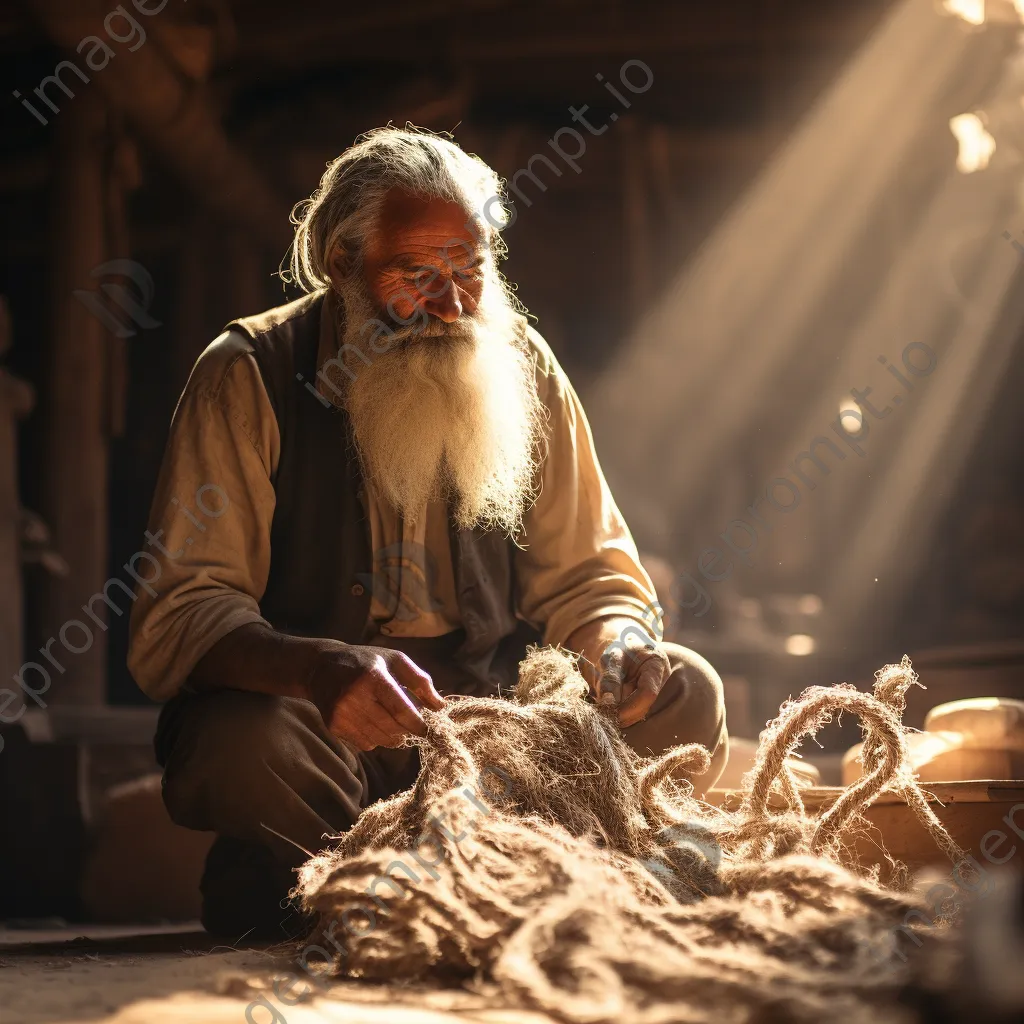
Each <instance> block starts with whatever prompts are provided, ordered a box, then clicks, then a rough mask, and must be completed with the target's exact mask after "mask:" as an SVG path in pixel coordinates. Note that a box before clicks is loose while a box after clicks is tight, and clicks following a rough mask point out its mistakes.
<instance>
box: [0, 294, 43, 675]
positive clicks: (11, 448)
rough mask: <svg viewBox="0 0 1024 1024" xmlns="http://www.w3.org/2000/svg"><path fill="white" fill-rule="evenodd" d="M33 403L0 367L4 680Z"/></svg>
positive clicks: (0, 320)
mask: <svg viewBox="0 0 1024 1024" xmlns="http://www.w3.org/2000/svg"><path fill="white" fill-rule="evenodd" d="M10 346H11V336H10V314H9V313H8V310H7V302H6V300H5V299H3V298H0V355H6V353H7V351H8V350H9V349H10ZM34 404H35V395H34V394H33V392H32V388H31V387H30V386H29V385H28V384H26V383H25V382H24V381H23V380H19V379H18V378H17V377H15V376H13V375H12V374H10V373H9V372H8V371H7V370H6V369H3V368H0V672H2V673H3V678H4V679H5V680H7V679H10V678H11V676H12V675H13V674H14V673H15V672H17V671H18V669H19V668H20V667H21V663H22V652H21V633H22V605H21V598H22V586H21V557H20V547H21V545H20V537H21V502H20V501H19V500H18V430H17V422H18V420H20V419H22V418H23V417H24V416H27V415H28V413H29V412H30V411H31V409H32V406H33V405H34Z"/></svg>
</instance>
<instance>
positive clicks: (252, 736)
mask: <svg viewBox="0 0 1024 1024" xmlns="http://www.w3.org/2000/svg"><path fill="white" fill-rule="evenodd" d="M183 701H184V702H185V703H184V704H183V707H182V708H181V710H180V712H179V714H180V721H179V722H178V723H177V724H176V729H175V735H174V737H173V739H172V741H171V742H170V744H169V749H168V751H167V757H166V765H165V769H164V783H163V792H164V802H165V804H166V805H167V809H168V811H169V813H170V815H171V817H172V819H173V820H174V821H176V822H177V823H178V824H180V825H185V826H186V827H188V828H198V829H214V830H222V829H223V828H224V822H225V821H230V820H232V819H233V818H234V817H236V816H237V815H238V814H239V813H240V811H241V807H242V806H245V807H249V806H251V805H252V804H253V803H254V801H255V802H258V800H259V798H260V794H261V793H267V794H270V793H273V792H274V791H275V790H276V789H278V788H279V787H280V785H281V784H282V783H285V784H287V783H288V782H289V781H290V780H289V776H290V774H292V773H294V772H295V770H296V768H297V767H298V765H299V762H300V760H301V759H299V758H297V757H296V756H295V752H296V747H297V745H299V742H298V737H297V736H296V733H297V732H300V731H302V730H307V729H315V728H316V726H317V724H318V723H317V722H315V721H314V718H316V719H318V718H319V715H318V713H317V711H316V709H315V708H314V707H313V705H311V704H310V705H308V708H307V706H306V705H305V702H302V701H294V700H289V699H288V698H284V697H274V696H270V695H267V694H260V693H248V692H243V691H240V690H217V691H213V692H209V693H200V694H192V695H189V696H187V697H185V698H183ZM307 719H308V721H307Z"/></svg>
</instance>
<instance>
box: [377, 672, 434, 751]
mask: <svg viewBox="0 0 1024 1024" xmlns="http://www.w3.org/2000/svg"><path fill="white" fill-rule="evenodd" d="M372 694H373V699H374V701H376V703H377V707H378V708H379V710H380V711H383V712H385V713H386V715H387V718H388V719H389V720H390V721H386V720H380V716H379V715H378V716H377V717H378V724H379V725H381V726H383V727H384V728H385V729H387V730H388V731H391V726H390V723H391V722H394V725H395V729H397V731H398V733H399V734H400V735H404V734H407V733H412V734H413V735H414V736H425V735H426V734H427V727H426V725H424V723H423V716H422V715H421V714H420V713H419V709H418V708H417V707H416V705H415V704H413V702H412V701H411V700H410V699H409V697H408V696H407V695H406V693H405V691H404V690H403V689H402V688H401V686H399V685H398V683H397V682H396V681H395V680H394V679H393V678H392V676H391V673H390V672H388V671H387V670H386V669H385V670H383V671H382V672H381V673H380V674H379V675H377V676H376V678H375V679H374V687H373V691H372Z"/></svg>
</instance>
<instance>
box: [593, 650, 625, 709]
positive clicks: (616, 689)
mask: <svg viewBox="0 0 1024 1024" xmlns="http://www.w3.org/2000/svg"><path fill="white" fill-rule="evenodd" d="M623 653H624V652H623V649H622V647H621V645H619V644H615V645H612V646H610V647H608V649H607V650H606V651H605V652H604V654H602V655H601V664H600V666H598V670H597V685H596V687H595V688H594V696H595V697H596V698H597V702H598V704H604V705H607V706H610V707H618V705H619V703H620V701H621V700H622V679H623V675H624V672H623V666H622V660H623Z"/></svg>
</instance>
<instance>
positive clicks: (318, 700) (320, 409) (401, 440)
mask: <svg viewBox="0 0 1024 1024" xmlns="http://www.w3.org/2000/svg"><path fill="white" fill-rule="evenodd" d="M500 190H501V183H500V181H499V179H498V178H497V176H496V175H495V174H494V172H493V171H492V170H491V169H490V168H488V167H487V166H486V165H485V164H484V163H483V162H482V161H480V160H479V159H478V158H476V157H473V156H470V155H467V154H466V153H464V152H463V151H462V150H461V149H459V148H458V147H457V146H456V145H454V144H453V143H452V142H450V141H448V140H447V139H444V138H442V137H438V136H435V135H432V134H429V133H426V132H413V131H404V130H398V129H393V128H386V129H380V130H378V131H375V132H371V133H370V134H368V135H366V136H364V137H362V138H361V140H360V141H359V142H358V143H357V144H356V145H354V146H353V147H352V148H351V149H349V150H347V151H346V152H345V153H343V154H342V155H341V156H340V157H339V158H338V159H337V160H335V161H334V162H333V163H332V164H331V165H330V166H329V168H328V170H327V172H326V174H325V176H324V178H323V180H322V181H321V184H320V189H319V190H318V192H317V193H316V194H315V195H314V196H313V198H312V199H310V200H309V201H308V202H306V203H304V204H301V205H300V207H299V208H298V209H297V212H296V216H295V218H294V219H295V220H296V222H297V225H298V226H297V229H296V234H295V243H294V249H293V255H292V276H293V279H294V281H295V283H297V284H298V285H300V286H301V287H302V288H303V290H304V291H305V292H306V293H307V294H306V296H305V297H304V298H301V299H299V300H298V301H296V302H292V303H290V304H288V305H286V306H282V307H280V308H278V309H273V310H270V311H269V312H266V313H262V314H260V315H258V316H252V317H246V318H244V319H240V320H236V321H234V322H233V323H231V324H229V325H228V327H227V328H226V330H225V331H224V333H223V334H221V336H220V337H218V338H217V339H216V340H215V341H214V342H213V343H212V344H211V345H210V347H209V348H207V350H206V351H205V352H204V353H203V355H202V356H201V357H200V358H199V360H198V362H197V363H196V366H195V368H194V370H193V372H192V375H191V377H190V379H189V382H188V385H187V386H186V388H185V391H184V394H183V395H182V397H181V401H180V402H179V404H178V408H177V411H176V412H175V415H174V420H173V423H172V426H171V432H170V439H169V441H168V446H167V452H166V456H165V459H164V464H163V468H162V471H161V475H160V480H159V483H158V486H157V492H156V496H155V499H154V504H153V511H152V515H151V529H150V531H149V533H148V534H147V537H148V539H149V542H150V544H151V545H152V549H153V552H154V554H153V555H152V559H153V564H154V573H153V576H151V577H150V583H153V582H156V580H155V575H156V570H157V568H158V570H159V574H160V581H159V588H160V589H159V591H158V590H157V589H156V588H154V587H153V586H151V585H150V584H149V583H147V584H146V585H145V586H143V587H142V591H141V592H140V594H139V598H138V600H137V602H136V604H135V607H134V610H133V615H132V628H131V648H130V653H129V664H130V667H131V670H132V673H133V674H134V676H135V678H136V680H137V681H138V683H139V685H140V686H141V687H142V689H143V690H145V691H146V692H147V693H148V694H149V695H150V696H151V697H153V698H154V699H156V700H159V701H167V704H166V706H165V707H164V709H163V711H162V714H161V718H160V725H159V729H158V732H157V737H156V747H157V755H158V758H159V760H160V763H161V764H162V765H163V766H164V799H165V802H166V804H167V807H168V809H169V811H170V813H171V816H172V817H173V818H174V820H175V821H177V822H179V823H180V824H182V825H185V826H187V827H189V828H195V829H206V830H212V831H215V832H216V833H218V836H219V838H218V840H217V841H216V842H215V844H214V846H213V848H212V850H211V852H210V855H209V858H208V860H207V866H206V872H205V875H204V879H203V885H202V889H203V900H204V906H203V920H204V924H205V925H206V926H207V928H208V929H210V930H211V931H214V932H217V933H220V934H232V935H236V936H237V935H240V934H242V933H243V932H246V931H250V930H253V931H255V932H256V933H257V934H263V935H268V936H271V937H274V936H277V937H281V936H282V935H283V934H284V932H287V931H288V930H290V929H292V930H294V929H293V926H294V925H295V919H294V917H293V919H292V920H291V921H289V920H288V915H289V913H293V912H292V911H291V910H290V908H289V905H288V903H287V898H286V897H287V893H288V889H289V887H290V886H291V884H293V882H294V876H293V870H294V868H295V866H296V865H297V864H299V863H300V862H301V861H302V860H303V859H304V856H305V855H304V854H303V853H302V849H305V850H310V851H315V850H317V849H321V848H323V846H324V844H325V837H326V836H329V835H333V834H337V833H339V832H341V831H343V830H344V829H346V828H348V827H349V826H350V825H351V824H352V822H353V821H354V820H355V819H356V817H357V816H358V815H359V813H360V810H361V809H362V808H364V807H366V806H367V805H368V804H369V803H370V802H372V801H375V800H378V799H380V798H382V797H384V796H387V795H390V794H392V793H394V792H397V791H398V790H399V789H401V788H403V787H405V786H408V785H410V784H411V782H412V781H413V780H414V779H415V776H416V772H417V770H418V760H417V751H416V748H415V746H412V745H409V744H407V743H406V740H407V737H410V736H422V735H423V733H424V724H423V717H422V711H423V709H430V710H434V709H437V708H440V707H442V706H443V704H444V699H445V695H448V694H478V695H498V694H499V693H502V692H508V690H509V689H510V687H511V686H512V685H513V683H514V682H515V678H516V668H517V665H518V662H519V660H520V659H521V658H522V657H523V655H524V652H525V649H526V645H527V643H529V642H531V641H533V642H537V641H542V642H543V643H546V644H562V645H563V646H565V647H567V648H569V649H571V650H573V651H577V652H579V653H580V654H581V655H582V661H581V664H582V665H583V666H584V667H585V669H586V671H587V674H588V677H589V678H588V681H589V682H590V684H591V686H592V688H593V690H594V695H595V697H596V699H598V700H601V701H604V702H607V703H613V704H615V705H617V710H618V716H619V721H620V724H621V726H622V729H623V735H624V736H625V738H626V740H627V741H628V742H629V743H630V744H631V745H632V746H633V748H634V749H636V750H637V751H638V752H640V753H642V754H645V755H646V754H650V753H652V752H654V753H657V752H660V751H662V750H664V749H665V748H667V747H669V746H672V745H674V744H677V743H683V742H691V741H698V742H700V743H703V744H704V745H705V746H706V747H707V748H708V749H709V750H710V751H711V752H712V754H713V760H712V768H711V771H710V772H709V773H707V774H706V775H705V776H704V777H703V778H701V779H700V780H698V785H699V786H700V788H704V787H706V786H707V785H710V784H711V782H712V781H713V780H714V778H716V777H717V775H718V774H719V773H720V771H721V769H722V767H723V766H724V762H725V758H726V756H727V738H726V731H725V719H724V708H723V702H722V690H721V682H720V680H719V678H718V676H717V675H716V674H715V671H714V670H713V669H712V668H711V666H710V665H709V664H708V663H707V662H706V661H704V660H703V659H702V658H700V657H699V656H698V655H696V654H694V653H693V652H691V651H687V650H685V649H683V648H681V647H677V646H674V645H671V644H662V643H658V642H657V641H656V640H655V639H654V637H653V636H651V635H650V634H651V632H652V626H653V616H652V609H654V608H655V600H656V599H655V595H654V592H653V587H652V586H651V583H650V580H649V578H648V576H647V574H646V573H645V572H644V570H643V568H642V567H641V565H640V562H639V559H638V557H637V552H636V547H635V546H634V543H633V540H632V538H631V537H630V535H629V531H628V530H627V528H626V525H625V523H624V522H623V520H622V517H621V515H620V513H619V511H618V509H617V508H616V505H615V502H614V500H613V498H612V495H611V494H610V492H609V490H608V485H607V483H606V482H605V479H604V476H603V474H602V472H601V468H600V466H599V464H598V461H597V456H596V454H595V452H594V446H593V441H592V439H591V435H590V429H589V426H588V424H587V420H586V417H585V415H584V412H583V409H582V407H581V405H580V403H579V400H578V398H577V397H576V395H575V393H574V392H573V389H572V387H571V385H570V384H569V381H568V380H567V379H566V376H565V374H564V373H563V372H562V370H561V368H560V367H559V365H558V362H557V361H556V359H555V357H554V355H553V354H552V353H551V350H550V349H549V348H548V346H547V345H546V343H545V342H544V340H543V339H542V338H541V336H540V335H539V334H538V333H537V332H536V331H535V330H534V329H533V328H532V327H530V326H529V325H528V324H527V321H526V319H525V318H524V316H522V315H521V313H520V312H519V309H518V308H517V303H516V302H515V300H514V299H513V297H512V295H511V293H510V290H509V289H508V288H507V287H506V285H505V284H504V281H503V279H502V277H501V275H500V274H499V272H498V268H497V259H498V258H499V257H500V256H501V255H502V254H503V251H504V246H503V242H502V239H501V233H500V229H501V226H502V225H503V223H504V218H505V217H506V216H507V213H506V211H505V209H504V207H503V206H502V203H501V200H500V195H501V191H500ZM193 496H194V497H193ZM157 563H159V565H158V566H157ZM595 767H596V768H597V769H598V770H599V767H600V766H595Z"/></svg>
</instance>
